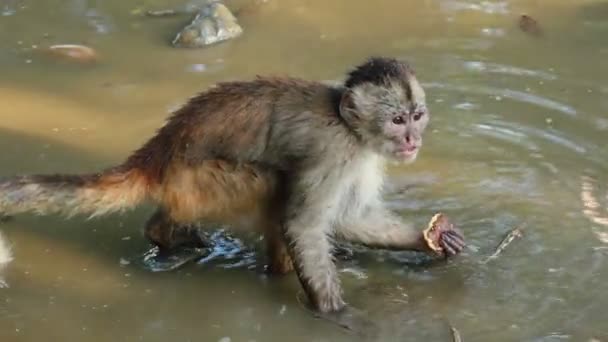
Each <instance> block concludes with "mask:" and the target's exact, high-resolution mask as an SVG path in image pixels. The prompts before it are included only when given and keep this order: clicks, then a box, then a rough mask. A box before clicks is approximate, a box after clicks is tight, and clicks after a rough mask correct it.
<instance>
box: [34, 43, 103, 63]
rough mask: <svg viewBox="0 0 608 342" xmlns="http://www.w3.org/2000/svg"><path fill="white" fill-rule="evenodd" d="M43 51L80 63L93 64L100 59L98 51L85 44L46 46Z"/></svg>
mask: <svg viewBox="0 0 608 342" xmlns="http://www.w3.org/2000/svg"><path fill="white" fill-rule="evenodd" d="M43 51H45V52H47V53H48V55H50V56H52V57H55V58H59V59H63V60H66V61H71V62H76V63H80V64H92V63H95V62H97V61H98V55H97V52H96V51H95V50H94V49H92V48H90V47H88V46H85V45H77V44H60V45H51V46H49V47H48V48H44V49H43Z"/></svg>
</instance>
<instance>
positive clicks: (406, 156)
mask: <svg viewBox="0 0 608 342" xmlns="http://www.w3.org/2000/svg"><path fill="white" fill-rule="evenodd" d="M417 154H418V146H412V145H405V146H398V147H397V149H395V156H396V157H397V158H399V159H402V160H411V159H413V158H415V157H416V155H417Z"/></svg>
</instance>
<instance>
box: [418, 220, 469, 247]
mask: <svg viewBox="0 0 608 342" xmlns="http://www.w3.org/2000/svg"><path fill="white" fill-rule="evenodd" d="M422 235H423V237H424V241H425V243H426V245H427V247H428V248H429V249H430V250H431V251H432V252H433V253H435V254H438V255H441V256H445V257H451V256H454V255H456V254H458V253H460V252H461V251H462V249H463V248H464V245H465V243H464V237H463V235H462V233H461V232H460V231H459V230H458V229H456V228H455V227H454V225H453V224H452V223H450V221H449V220H448V218H447V217H446V216H445V215H444V214H441V213H439V214H435V216H433V218H432V219H431V221H430V222H429V225H428V227H427V228H426V229H425V230H424V231H423V232H422Z"/></svg>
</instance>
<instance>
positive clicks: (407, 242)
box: [336, 205, 465, 256]
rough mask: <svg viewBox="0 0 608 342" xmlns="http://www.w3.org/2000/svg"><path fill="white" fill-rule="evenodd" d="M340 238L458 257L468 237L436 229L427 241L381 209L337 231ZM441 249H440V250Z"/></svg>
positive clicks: (450, 229)
mask: <svg viewBox="0 0 608 342" xmlns="http://www.w3.org/2000/svg"><path fill="white" fill-rule="evenodd" d="M336 233H337V235H338V236H339V237H341V238H343V239H345V240H347V241H351V242H354V243H360V244H363V245H366V246H368V247H372V248H386V249H394V250H415V251H420V252H426V253H436V254H437V253H439V254H444V253H445V255H446V256H454V255H456V254H458V253H460V252H461V251H462V249H463V248H464V245H465V244H464V237H463V236H462V234H461V233H460V231H458V230H457V229H454V228H453V227H452V226H451V225H448V224H444V225H440V226H437V227H435V229H434V231H433V234H431V235H429V236H427V239H429V238H430V239H432V240H433V241H428V240H427V239H425V236H424V234H423V231H421V230H416V229H414V228H413V227H412V226H411V225H409V224H407V223H405V222H403V221H402V220H401V219H400V218H399V217H398V216H397V215H396V214H395V213H393V212H392V211H390V210H388V209H386V208H384V207H382V206H380V205H378V206H376V207H374V208H370V210H369V212H368V213H367V214H366V215H364V216H363V217H361V218H359V219H357V220H352V221H351V222H348V223H346V224H344V225H340V226H339V227H337V230H336ZM437 246H438V247H439V248H437Z"/></svg>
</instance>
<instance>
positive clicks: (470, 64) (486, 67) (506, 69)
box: [463, 61, 557, 81]
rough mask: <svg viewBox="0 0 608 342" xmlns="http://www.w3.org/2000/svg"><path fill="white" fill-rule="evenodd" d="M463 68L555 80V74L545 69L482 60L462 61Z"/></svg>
mask: <svg viewBox="0 0 608 342" xmlns="http://www.w3.org/2000/svg"><path fill="white" fill-rule="evenodd" d="M463 64H464V67H465V69H467V70H470V71H479V72H490V73H498V74H509V75H515V76H528V77H537V78H542V79H544V80H547V81H552V80H556V79H557V76H556V75H554V74H552V73H548V72H545V71H538V70H531V69H525V68H519V67H514V66H510V65H504V64H498V63H486V62H482V61H464V62H463Z"/></svg>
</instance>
